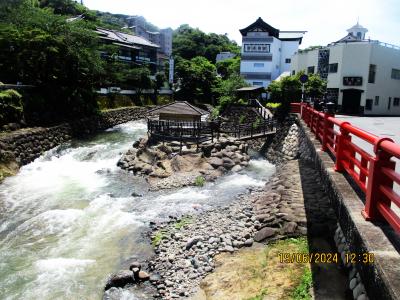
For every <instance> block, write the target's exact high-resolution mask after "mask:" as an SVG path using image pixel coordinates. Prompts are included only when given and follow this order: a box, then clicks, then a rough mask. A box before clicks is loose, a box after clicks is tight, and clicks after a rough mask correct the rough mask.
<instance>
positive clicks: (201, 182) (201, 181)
mask: <svg viewBox="0 0 400 300" xmlns="http://www.w3.org/2000/svg"><path fill="white" fill-rule="evenodd" d="M205 183H206V179H205V178H204V177H203V176H197V177H196V179H195V180H194V184H195V186H200V187H202V186H204V184H205Z"/></svg>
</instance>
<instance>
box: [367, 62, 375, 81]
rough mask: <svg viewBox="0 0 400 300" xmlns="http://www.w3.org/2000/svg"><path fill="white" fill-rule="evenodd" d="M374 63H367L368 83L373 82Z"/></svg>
mask: <svg viewBox="0 0 400 300" xmlns="http://www.w3.org/2000/svg"><path fill="white" fill-rule="evenodd" d="M375 74H376V65H369V73H368V83H375Z"/></svg>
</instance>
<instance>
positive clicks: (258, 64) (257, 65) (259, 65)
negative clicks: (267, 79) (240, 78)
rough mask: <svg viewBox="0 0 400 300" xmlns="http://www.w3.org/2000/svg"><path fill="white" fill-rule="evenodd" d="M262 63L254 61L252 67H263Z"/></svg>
mask: <svg viewBox="0 0 400 300" xmlns="http://www.w3.org/2000/svg"><path fill="white" fill-rule="evenodd" d="M263 67H264V63H254V68H263Z"/></svg>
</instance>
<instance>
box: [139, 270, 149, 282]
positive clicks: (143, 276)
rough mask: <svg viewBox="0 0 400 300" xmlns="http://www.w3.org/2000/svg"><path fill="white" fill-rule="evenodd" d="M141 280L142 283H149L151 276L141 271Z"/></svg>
mask: <svg viewBox="0 0 400 300" xmlns="http://www.w3.org/2000/svg"><path fill="white" fill-rule="evenodd" d="M139 279H140V280H142V281H147V280H149V279H150V275H149V274H148V273H147V272H145V271H139Z"/></svg>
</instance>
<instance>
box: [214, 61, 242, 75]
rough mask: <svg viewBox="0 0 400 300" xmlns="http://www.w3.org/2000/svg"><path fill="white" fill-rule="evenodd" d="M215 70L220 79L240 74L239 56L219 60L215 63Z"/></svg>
mask: <svg viewBox="0 0 400 300" xmlns="http://www.w3.org/2000/svg"><path fill="white" fill-rule="evenodd" d="M215 66H216V68H217V72H218V74H219V75H221V77H222V79H227V78H228V77H230V76H231V75H238V74H240V57H239V56H237V57H234V58H229V59H225V60H221V61H219V62H217V63H216V64H215Z"/></svg>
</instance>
